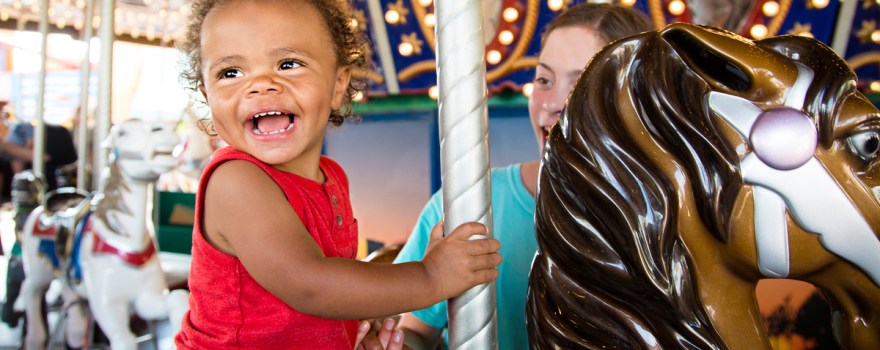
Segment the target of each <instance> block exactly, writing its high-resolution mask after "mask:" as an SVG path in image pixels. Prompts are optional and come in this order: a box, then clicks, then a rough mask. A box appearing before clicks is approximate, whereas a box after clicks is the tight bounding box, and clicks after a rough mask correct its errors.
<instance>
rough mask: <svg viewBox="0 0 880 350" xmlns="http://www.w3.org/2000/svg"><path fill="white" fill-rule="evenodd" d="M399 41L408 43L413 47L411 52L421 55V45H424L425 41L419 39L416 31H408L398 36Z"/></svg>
mask: <svg viewBox="0 0 880 350" xmlns="http://www.w3.org/2000/svg"><path fill="white" fill-rule="evenodd" d="M400 41H401V42H403V43H407V44H410V45H411V46H412V48H413V51H412V52H413V54H415V55H421V54H422V46H423V45H425V42H424V41H422V39H419V36H418V35H417V34H416V33H409V34H404V35H401V36H400Z"/></svg>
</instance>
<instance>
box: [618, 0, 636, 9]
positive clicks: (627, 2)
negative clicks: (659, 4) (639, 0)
mask: <svg viewBox="0 0 880 350" xmlns="http://www.w3.org/2000/svg"><path fill="white" fill-rule="evenodd" d="M620 4H621V5H623V6H626V7H633V5H635V4H636V0H621V1H620Z"/></svg>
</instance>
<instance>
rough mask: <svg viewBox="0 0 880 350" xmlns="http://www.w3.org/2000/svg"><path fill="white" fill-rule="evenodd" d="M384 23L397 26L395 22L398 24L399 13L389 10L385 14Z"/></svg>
mask: <svg viewBox="0 0 880 350" xmlns="http://www.w3.org/2000/svg"><path fill="white" fill-rule="evenodd" d="M385 22H388V23H390V24H397V22H400V12H397V11H394V10H389V11H388V12H385Z"/></svg>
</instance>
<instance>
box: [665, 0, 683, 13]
mask: <svg viewBox="0 0 880 350" xmlns="http://www.w3.org/2000/svg"><path fill="white" fill-rule="evenodd" d="M667 9H668V10H669V14H671V15H673V16H681V14H682V13H684V10H685V5H684V2H683V1H680V0H672V1H670V2H669V6H668V7H667Z"/></svg>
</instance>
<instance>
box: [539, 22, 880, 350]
mask: <svg viewBox="0 0 880 350" xmlns="http://www.w3.org/2000/svg"><path fill="white" fill-rule="evenodd" d="M855 79H856V77H855V74H854V73H853V72H852V70H851V69H849V68H848V66H847V65H846V62H844V61H843V60H841V59H840V58H839V57H838V56H837V55H836V54H835V53H834V52H833V51H832V50H831V49H829V48H828V47H827V46H825V45H823V44H821V43H820V42H818V41H816V40H813V39H809V38H803V37H778V38H771V39H766V40H761V41H756V42H750V41H747V40H745V39H743V38H741V37H738V36H736V35H734V34H731V33H729V32H726V31H722V30H718V29H713V28H708V27H697V26H692V25H687V24H673V25H670V26H668V27H666V28H664V29H661V30H658V31H654V32H647V33H643V34H640V35H637V36H634V37H630V38H627V39H623V40H621V41H617V42H615V43H612V44H611V45H609V46H608V47H606V48H605V49H604V50H602V51H601V52H600V53H599V54H598V55H597V56H596V57H595V58H593V60H592V61H591V63H590V64H589V65H588V66H587V68H586V70H585V71H584V73H583V75H582V76H581V78H580V80H579V82H578V83H577V85H576V86H575V88H574V90H573V91H572V93H571V97H570V100H569V104H568V106H567V110H566V113H565V115H564V116H563V118H562V119H561V120H560V122H559V123H558V125H557V126H555V127H554V128H553V129H552V131H551V135H550V139H549V140H548V143H547V148H546V150H545V153H544V156H543V165H542V170H541V178H540V185H539V186H540V187H539V195H538V207H537V212H536V231H537V234H538V243H539V251H538V255H537V256H536V258H535V260H534V263H533V266H532V273H531V276H530V282H529V284H530V288H529V304H528V324H529V326H528V328H529V339H530V341H531V342H532V346H533V347H535V348H542V349H543V348H562V349H570V348H579V347H582V348H612V349H613V348H623V349H639V348H644V349H647V348H651V349H656V348H667V349H680V348H687V349H727V348H730V349H762V348H765V349H766V348H770V343H769V341H768V339H767V336H766V334H765V331H764V327H763V326H762V323H761V315H760V312H759V310H758V304H757V301H756V299H755V286H756V284H757V282H758V281H759V280H761V279H763V278H790V279H797V280H802V281H806V282H809V283H812V284H813V285H815V286H816V287H817V288H819V289H820V290H822V291H823V292H824V294H825V295H826V296H827V297H828V299H829V302H830V304H831V307H832V310H833V327H834V334H835V335H836V338H837V340H838V342H839V343H840V344H841V345H842V346H844V347H846V348H851V349H880V287H878V286H880V239H878V232H880V199H878V197H880V160H878V153H880V113H878V111H877V109H876V108H875V107H874V106H873V105H872V104H871V103H870V102H869V101H868V100H867V99H866V98H865V97H864V96H862V95H861V94H860V93H858V91H857V89H856V81H855Z"/></svg>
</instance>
